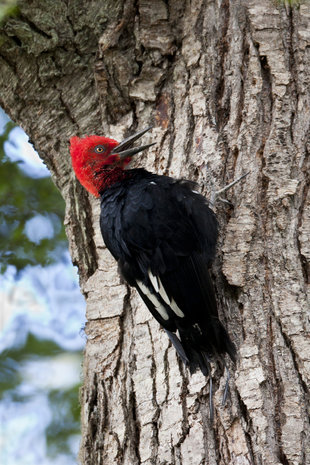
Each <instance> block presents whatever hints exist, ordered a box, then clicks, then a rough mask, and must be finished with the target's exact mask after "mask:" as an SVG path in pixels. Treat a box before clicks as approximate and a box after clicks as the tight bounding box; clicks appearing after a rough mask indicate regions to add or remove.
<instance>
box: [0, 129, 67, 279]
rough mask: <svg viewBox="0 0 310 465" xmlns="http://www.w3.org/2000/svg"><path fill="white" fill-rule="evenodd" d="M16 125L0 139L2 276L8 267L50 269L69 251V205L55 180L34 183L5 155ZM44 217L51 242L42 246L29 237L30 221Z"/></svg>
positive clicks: (0, 252) (0, 254)
mask: <svg viewBox="0 0 310 465" xmlns="http://www.w3.org/2000/svg"><path fill="white" fill-rule="evenodd" d="M14 127H15V125H14V123H11V122H10V123H8V124H7V126H6V130H5V132H4V134H2V135H1V136H0V272H1V273H3V272H4V271H5V270H6V268H7V266H8V265H14V266H15V267H16V268H17V270H19V271H20V270H21V269H23V268H25V266H27V265H38V264H40V265H43V266H44V265H49V264H51V263H53V262H55V261H57V260H59V259H60V257H61V255H62V253H63V252H64V250H66V249H67V247H68V244H67V239H66V235H65V231H64V226H63V220H64V211H65V204H64V200H63V199H62V197H61V195H60V193H59V192H58V190H57V189H56V187H55V186H54V184H53V182H52V180H51V178H49V177H47V178H39V179H33V178H31V177H29V176H27V175H26V174H25V173H24V172H23V171H22V170H21V169H20V168H19V162H12V161H11V160H10V159H9V158H8V157H7V156H6V154H5V151H4V143H5V142H6V141H7V139H8V136H9V133H10V131H11V130H12V129H13V128H14ZM39 214H40V215H43V216H44V217H45V218H47V219H48V220H49V221H50V223H51V231H50V235H51V236H52V237H50V238H48V239H42V240H41V241H38V243H34V242H33V241H31V240H30V239H29V238H28V237H27V235H26V233H25V227H26V224H27V221H28V220H30V219H32V218H34V217H35V216H36V215H39Z"/></svg>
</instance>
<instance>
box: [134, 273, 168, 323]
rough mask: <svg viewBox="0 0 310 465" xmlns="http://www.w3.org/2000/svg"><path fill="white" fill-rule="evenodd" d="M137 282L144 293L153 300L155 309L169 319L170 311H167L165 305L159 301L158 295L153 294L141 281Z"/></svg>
mask: <svg viewBox="0 0 310 465" xmlns="http://www.w3.org/2000/svg"><path fill="white" fill-rule="evenodd" d="M137 284H138V286H139V287H140V289H141V291H142V292H143V294H145V295H146V297H147V298H148V299H149V300H150V301H151V302H152V304H153V305H154V307H155V310H156V311H157V312H158V313H159V314H160V316H161V317H162V318H163V319H164V320H168V319H169V316H168V313H167V311H166V309H165V307H164V306H163V305H162V304H161V303H160V302H159V300H158V299H157V297H156V296H155V295H154V294H152V293H151V292H150V291H149V289H148V288H147V287H146V286H145V285H144V284H143V283H142V282H141V281H137Z"/></svg>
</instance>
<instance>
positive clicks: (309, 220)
mask: <svg viewBox="0 0 310 465" xmlns="http://www.w3.org/2000/svg"><path fill="white" fill-rule="evenodd" d="M0 67H1V74H0V89H1V95H0V103H1V105H2V106H3V108H4V109H5V110H6V112H7V113H8V114H9V115H10V116H11V118H12V119H13V120H14V121H16V122H17V123H18V124H20V125H21V126H22V127H23V128H24V129H25V130H26V132H27V133H28V134H29V136H30V138H31V141H32V142H33V143H34V146H35V148H36V149H37V150H38V152H39V154H40V155H41V157H42V158H43V159H44V161H45V162H46V164H47V166H48V167H49V168H50V170H51V172H52V176H53V179H54V181H55V182H56V184H57V186H58V187H59V189H60V190H61V192H62V194H63V196H64V198H65V200H66V204H67V214H66V228H67V234H68V238H69V242H70V248H71V254H72V259H73V262H74V263H75V264H77V265H78V267H79V272H80V282H81V288H82V291H83V293H84V295H85V297H86V299H87V318H88V323H87V326H86V332H87V336H88V342H87V346H86V350H85V361H84V387H83V391H82V396H81V402H82V434H83V437H82V443H81V450H80V460H81V462H82V463H83V464H84V465H86V464H87V465H93V464H102V465H103V464H104V465H109V464H111V465H112V464H128V465H129V464H130V465H132V464H142V463H144V464H157V465H159V464H161V465H163V464H178V465H180V464H183V465H198V464H209V465H215V464H220V465H224V464H226V465H227V464H238V465H241V464H242V465H246V464H255V465H258V464H270V465H271V464H272V465H275V464H283V465H293V464H294V465H299V464H303V465H306V464H309V463H310V450H309V441H310V435H309V418H308V410H307V408H308V407H309V404H308V401H309V371H310V352H309V321H308V315H307V312H308V311H309V306H308V304H307V298H308V299H309V272H310V269H309V261H310V246H309V243H310V241H309V231H310V197H309V156H308V155H309V121H310V118H309V116H310V92H309V91H310V89H309V83H310V2H308V1H307V2H304V3H301V4H300V5H296V6H295V7H290V6H289V5H288V4H286V3H284V4H283V3H276V2H275V1H269V0H261V1H256V0H247V1H241V0H239V1H238V0H234V1H229V0H222V1H214V0H192V1H189V0H153V1H147V0H139V1H134V0H119V1H115V0H106V1H105V2H102V1H100V0H93V1H92V2H84V1H82V0H73V1H71V0H68V1H65V0H53V1H52V0H44V1H42V0H41V1H39V0H32V1H30V0H28V1H26V0H24V1H21V3H20V15H19V16H18V17H15V18H10V19H8V20H7V21H6V22H5V23H4V25H3V27H2V33H1V36H0ZM148 124H154V129H153V131H152V133H151V134H150V135H148V136H145V137H144V142H145V143H147V142H148V139H150V140H152V141H155V142H156V143H157V144H156V146H154V147H153V148H152V149H150V150H149V151H148V153H147V154H145V155H144V156H141V157H140V158H139V160H137V161H136V164H137V165H143V166H146V167H147V168H148V169H150V170H154V171H156V172H158V173H164V174H169V175H172V176H176V177H185V178H189V179H193V180H196V181H198V182H199V184H200V186H201V189H202V192H203V193H205V194H206V195H209V194H210V191H211V190H212V189H214V188H220V187H222V186H223V185H224V184H225V183H227V182H229V181H231V180H232V179H234V178H235V177H237V176H239V175H241V174H242V173H244V172H245V171H248V170H250V174H249V176H248V177H247V178H246V179H245V180H244V181H243V182H242V183H240V184H238V185H236V187H235V188H233V189H232V191H231V192H229V194H228V198H229V200H230V201H231V202H232V204H233V207H230V208H229V207H226V206H217V214H218V218H219V222H220V239H219V244H218V258H217V260H216V263H215V265H214V273H213V275H214V280H215V285H216V290H217V297H218V302H219V307H220V312H221V318H222V320H223V321H224V323H225V324H226V326H227V328H228V330H229V332H230V334H231V336H232V338H233V340H234V341H235V343H236V345H237V347H238V353H239V360H238V365H237V368H236V370H233V369H231V380H230V396H229V399H228V402H227V404H226V406H225V407H222V406H221V396H222V391H223V388H224V385H225V376H224V374H223V373H222V372H221V371H220V370H215V371H214V373H213V375H214V381H215V395H214V402H215V421H214V424H213V425H211V424H210V422H209V412H208V383H207V380H206V379H205V378H204V377H203V376H202V375H201V374H195V375H194V376H192V377H190V376H189V374H188V373H187V371H186V370H184V368H183V366H182V364H181V363H180V361H179V360H178V358H177V357H176V354H175V350H174V349H173V348H172V347H171V346H170V345H169V343H168V338H167V337H166V334H165V333H164V332H163V331H162V330H160V329H159V326H158V324H157V323H156V321H155V320H154V319H153V318H152V317H151V316H150V314H149V313H148V311H147V310H146V308H145V307H144V306H143V305H142V304H141V302H140V300H139V298H138V297H137V295H136V293H135V292H134V291H133V290H130V289H128V287H126V286H125V285H124V284H123V283H122V282H121V281H120V278H119V276H118V274H117V269H116V265H115V263H114V261H113V259H112V257H111V256H110V254H109V252H108V251H107V250H106V249H105V247H104V244H103V242H102V239H101V236H100V232H99V227H98V214H99V202H98V201H97V200H95V199H92V198H90V197H89V196H88V195H87V193H86V192H85V191H84V190H83V189H82V188H81V187H80V185H79V184H78V183H77V182H76V180H75V179H74V176H73V173H72V170H71V165H70V159H69V152H68V140H69V137H70V136H71V135H73V134H79V135H82V134H90V133H92V134H93V133H98V134H105V135H110V136H112V137H113V138H116V139H121V138H122V137H123V136H125V135H128V134H130V133H131V132H133V131H134V130H136V129H137V128H139V129H140V128H143V127H145V126H146V125H148Z"/></svg>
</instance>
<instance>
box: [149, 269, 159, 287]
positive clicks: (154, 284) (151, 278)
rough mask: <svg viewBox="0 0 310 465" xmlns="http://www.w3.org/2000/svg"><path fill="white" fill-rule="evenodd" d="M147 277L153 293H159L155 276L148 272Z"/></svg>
mask: <svg viewBox="0 0 310 465" xmlns="http://www.w3.org/2000/svg"><path fill="white" fill-rule="evenodd" d="M148 275H149V278H150V281H151V283H152V286H153V287H154V289H155V291H156V292H159V284H158V279H157V276H154V275H153V273H152V272H151V270H149V272H148Z"/></svg>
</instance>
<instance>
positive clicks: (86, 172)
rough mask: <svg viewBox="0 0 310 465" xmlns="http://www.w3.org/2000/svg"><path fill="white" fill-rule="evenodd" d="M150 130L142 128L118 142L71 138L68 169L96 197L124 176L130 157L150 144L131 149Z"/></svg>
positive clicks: (101, 139)
mask: <svg viewBox="0 0 310 465" xmlns="http://www.w3.org/2000/svg"><path fill="white" fill-rule="evenodd" d="M149 129H150V128H146V129H144V130H142V131H140V132H138V133H137V134H134V135H133V136H130V137H128V138H127V139H125V140H123V142H121V143H118V142H117V141H116V140H114V139H108V138H107V137H103V136H86V137H83V138H79V137H76V136H74V137H71V139H70V153H71V158H72V166H73V169H74V171H75V174H76V177H77V178H78V180H79V181H80V183H81V184H82V185H83V186H84V187H85V188H86V189H87V190H88V191H89V192H90V193H91V194H93V195H95V196H96V197H99V196H100V193H101V192H102V191H103V190H104V189H105V188H106V187H108V186H109V185H111V184H113V183H114V182H117V181H119V180H121V179H122V178H123V177H124V175H125V174H124V171H123V170H124V169H125V168H126V166H127V165H128V164H129V163H130V161H131V157H132V156H133V155H134V154H136V153H138V152H140V151H141V150H144V149H146V148H148V147H150V146H151V145H153V144H148V145H143V146H141V147H134V148H131V147H132V145H133V143H134V142H135V141H136V140H137V139H138V138H139V137H141V136H142V135H143V134H144V133H145V132H146V131H148V130H149Z"/></svg>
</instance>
